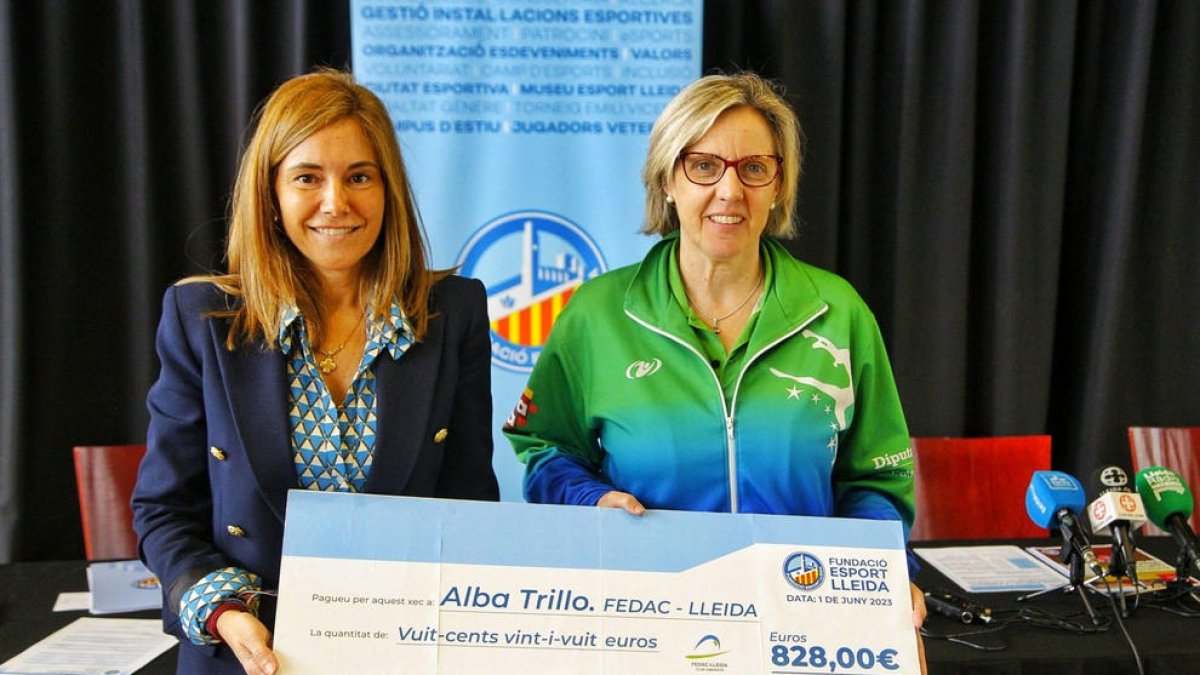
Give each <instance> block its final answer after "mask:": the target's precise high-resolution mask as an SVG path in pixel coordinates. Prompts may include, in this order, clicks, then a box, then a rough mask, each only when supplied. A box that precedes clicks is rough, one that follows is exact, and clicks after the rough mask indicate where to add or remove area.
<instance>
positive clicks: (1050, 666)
mask: <svg viewBox="0 0 1200 675" xmlns="http://www.w3.org/2000/svg"><path fill="white" fill-rule="evenodd" d="M972 543H975V544H1016V545H1021V546H1024V545H1034V544H1042V545H1044V544H1047V543H1048V542H1047V541H1046V540H1022V541H1015V540H1006V541H986V542H922V543H921V544H919V545H920V546H951V545H969V544H972ZM1139 545H1141V546H1142V547H1143V548H1145V549H1146V550H1149V551H1150V552H1152V553H1154V554H1156V555H1158V556H1159V557H1161V558H1163V559H1164V560H1170V559H1171V557H1170V556H1171V555H1172V552H1173V551H1174V544H1173V543H1172V542H1171V540H1170V539H1169V538H1147V539H1143V540H1139ZM86 568H87V563H85V562H84V561H82V560H78V561H62V562H37V563H16V564H12V565H0V663H2V662H4V661H6V660H8V659H10V658H12V657H13V656H15V655H16V654H18V653H20V652H21V651H22V650H24V649H25V648H27V647H29V646H30V645H32V644H33V643H35V642H37V641H38V640H40V639H42V638H43V637H46V636H47V635H49V634H50V633H53V632H54V631H56V630H58V629H59V628H62V627H63V626H65V625H67V624H68V623H70V622H72V621H74V620H75V619H77V618H79V617H80V616H85V615H86V612H53V611H51V610H52V608H53V606H54V601H55V598H56V597H57V596H58V593H59V592H62V591H83V590H87V577H86V572H85V570H86ZM917 583H918V584H919V585H921V586H922V587H923V588H932V587H936V586H941V587H943V588H946V589H949V590H953V591H955V592H959V591H960V589H957V588H955V587H954V585H953V584H951V583H950V582H949V581H948V580H947V579H946V578H945V577H944V576H942V575H941V574H940V573H938V572H937V571H936V570H934V569H933V568H932V567H931V566H929V565H926V566H925V567H924V569H923V570H922V571H921V573H920V574H919V575H918V577H917ZM961 595H964V596H966V597H969V598H971V599H973V600H975V601H977V602H980V603H981V604H984V605H986V606H988V607H991V608H992V609H993V610H1003V609H1012V608H1018V607H1021V606H1023V604H1029V603H1023V604H1022V603H1018V602H1017V601H1016V598H1017V596H1018V594H1016V593H999V594H997V593H989V594H978V595H973V596H972V595H969V594H966V593H961ZM1033 604H1035V605H1036V606H1038V607H1042V608H1045V609H1048V610H1051V611H1054V612H1057V613H1063V614H1067V613H1071V612H1076V611H1079V609H1080V607H1081V605H1080V603H1079V599H1078V598H1077V597H1076V596H1074V595H1065V596H1050V597H1045V598H1043V599H1040V600H1037V601H1035V602H1034V603H1033ZM1106 604H1107V603H1106V602H1105V601H1104V600H1103V598H1100V597H1099V596H1093V606H1095V607H1097V608H1098V609H1099V608H1101V607H1102V606H1106ZM1106 611H1107V610H1106ZM113 616H122V617H136V618H157V612H136V613H131V614H120V615H113ZM1126 626H1127V627H1128V629H1129V633H1130V635H1131V637H1132V638H1133V640H1134V642H1135V644H1137V646H1138V649H1139V651H1140V652H1141V654H1142V661H1143V664H1144V665H1145V669H1146V673H1147V675H1197V674H1200V619H1188V618H1182V617H1177V616H1174V615H1171V614H1167V613H1165V612H1161V611H1156V610H1150V609H1148V608H1146V607H1140V608H1138V609H1137V610H1136V611H1135V612H1134V615H1133V616H1132V617H1130V618H1128V619H1126ZM926 628H927V629H928V630H930V631H932V632H934V633H938V634H945V633H948V632H954V631H961V630H963V629H964V626H963V624H961V623H956V622H954V621H952V620H951V619H948V618H946V617H944V616H941V615H939V614H931V615H930V617H929V619H928V621H927V622H926ZM978 639H982V638H978ZM988 640H989V641H1003V642H1004V643H1007V645H1008V648H1007V649H1004V650H1002V651H994V652H981V651H976V650H974V649H971V648H969V647H966V646H963V645H959V644H954V643H951V642H947V641H945V640H931V639H927V640H926V643H925V648H926V660H927V661H928V663H929V673H930V675H951V674H959V673H968V674H972V675H974V674H979V675H1041V674H1042V673H1045V674H1046V675H1118V674H1119V675H1126V674H1128V673H1136V672H1137V671H1136V668H1135V665H1134V661H1133V657H1132V656H1131V653H1130V651H1129V647H1128V645H1127V644H1126V642H1125V640H1124V638H1123V637H1122V635H1121V632H1120V630H1119V629H1118V628H1116V627H1113V628H1112V629H1110V630H1109V631H1108V632H1105V633H1099V634H1092V635H1071V634H1068V633H1064V632H1059V631H1051V630H1046V629H1038V628H1033V627H1029V626H1010V627H1009V628H1007V629H1005V630H1004V631H1003V632H1000V633H998V634H997V635H995V636H991V637H989V638H988ZM177 651H178V648H172V649H171V650H169V651H168V652H166V653H165V654H163V655H162V656H160V657H158V658H157V659H156V660H154V661H153V662H152V663H150V665H148V666H147V667H146V668H144V669H142V670H140V671H138V672H139V673H145V674H147V675H170V674H171V673H174V672H175V659H176V653H177ZM728 675H741V674H735V673H730V674H728Z"/></svg>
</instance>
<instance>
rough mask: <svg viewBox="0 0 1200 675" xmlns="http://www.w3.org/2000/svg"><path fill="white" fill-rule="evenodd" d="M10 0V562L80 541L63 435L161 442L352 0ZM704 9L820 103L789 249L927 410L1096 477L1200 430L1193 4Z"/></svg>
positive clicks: (2, 221)
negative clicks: (180, 378)
mask: <svg viewBox="0 0 1200 675" xmlns="http://www.w3.org/2000/svg"><path fill="white" fill-rule="evenodd" d="M2 1H3V4H2V7H3V10H2V11H0V561H3V560H6V559H15V560H29V559H52V558H77V557H80V556H81V555H82V537H81V534H80V529H79V524H78V523H79V516H78V505H77V503H76V499H75V488H74V473H73V467H72V462H71V447H72V446H74V445H77V444H103V443H126V442H142V441H143V440H144V437H145V426H146V418H147V414H146V410H145V405H144V397H145V393H146V390H147V388H148V387H149V385H150V383H151V382H152V381H153V378H154V377H155V374H156V369H157V363H156V360H155V357H154V353H153V334H154V327H155V323H156V321H157V316H158V311H159V310H158V302H159V298H160V297H161V293H162V291H163V289H164V288H165V287H166V286H167V285H168V284H169V283H171V281H172V280H174V279H177V278H179V277H181V276H183V275H186V274H189V273H193V272H197V271H201V270H206V269H211V268H213V267H217V266H219V265H220V264H221V245H222V240H223V236H224V216H225V212H226V205H227V199H228V195H229V187H230V184H231V181H232V177H233V172H234V168H235V165H236V161H237V152H238V148H239V145H240V142H241V139H242V136H243V132H244V127H245V124H246V122H247V120H248V118H249V115H250V113H251V111H252V109H253V107H254V105H255V104H256V103H257V102H258V101H259V100H261V99H262V98H263V97H264V96H265V95H266V94H267V93H268V92H269V91H270V90H271V89H272V88H273V87H274V86H275V85H277V84H278V83H279V82H280V81H282V80H283V79H285V78H287V77H289V76H291V75H293V74H296V73H300V72H303V71H306V70H308V69H309V68H311V67H312V66H314V65H317V64H324V65H334V66H347V65H348V64H349V62H350V45H349V24H350V16H349V7H348V5H349V3H348V1H340V0H339V1H334V2H315V1H300V0H278V1H276V2H251V1H248V0H247V1H234V0H228V1H224V2H188V1H183V0H173V1H172V0H140V1H138V0H114V1H113V2H88V1H86V0H79V1H78V2H66V1H57V2H56V1H42V2H34V3H31V2H23V1H21V0H2ZM704 21H705V44H704V66H705V69H706V70H711V69H715V68H720V69H725V70H728V69H734V68H749V69H754V70H757V71H759V72H761V73H763V74H766V75H768V76H771V77H774V78H776V79H778V80H779V81H780V82H782V83H783V84H784V85H785V86H786V88H787V90H788V92H789V98H790V99H791V101H792V102H793V104H794V105H795V106H796V109H797V111H798V112H799V113H800V117H801V120H802V122H803V123H804V126H805V130H806V135H807V144H806V150H807V156H806V163H805V175H804V176H803V178H802V182H801V189H800V195H801V202H802V203H801V208H800V214H801V218H802V219H803V222H802V227H801V235H800V237H799V238H798V239H797V240H795V241H794V242H792V243H791V244H790V245H791V247H792V249H793V250H794V251H795V252H796V253H797V254H798V255H799V256H801V257H802V258H805V259H807V260H809V261H811V262H813V263H815V264H818V265H821V266H823V267H826V268H830V269H833V270H836V271H838V272H839V273H841V274H843V275H844V276H846V277H848V278H849V279H850V280H851V281H852V282H853V283H854V284H855V285H856V286H857V287H858V289H859V290H860V292H861V293H862V294H863V296H864V297H865V298H866V299H867V301H868V302H869V303H870V305H871V306H872V307H873V308H874V310H875V312H876V314H877V316H878V318H879V321H880V324H881V326H882V328H883V332H884V336H885V338H886V340H887V343H888V346H889V349H890V353H891V357H892V361H893V366H894V368H895V371H896V377H897V380H898V382H899V385H900V389H901V395H902V397H903V400H904V404H905V409H906V412H907V415H908V418H909V424H910V427H911V431H912V433H913V434H914V435H921V436H933V435H1000V434H1034V433H1050V434H1052V435H1053V436H1054V464H1055V467H1056V468H1060V469H1063V470H1065V471H1069V472H1072V473H1074V474H1075V475H1077V476H1081V477H1084V478H1085V480H1086V474H1088V473H1090V472H1091V470H1092V469H1093V468H1094V467H1096V466H1099V465H1101V464H1107V463H1114V462H1115V463H1122V464H1128V457H1129V453H1128V445H1127V441H1126V436H1125V428H1126V427H1127V426H1129V425H1135V424H1137V425H1141V424H1154V425H1184V424H1200V397H1198V396H1197V382H1198V381H1200V358H1198V356H1200V262H1198V260H1200V226H1198V225H1200V224H1198V223H1197V215H1196V214H1197V213H1198V212H1200V159H1198V158H1200V3H1196V2H1193V1H1192V0H1177V1H1175V2H1152V1H1144V2H1101V1H1096V2H1071V1H1063V0H1057V1H1053V0H1052V1H1042V0H1029V1H1027V2H1018V1H1011V2H1010V1H996V0H978V1H974V0H946V1H943V2H919V1H908V2H904V1H899V0H882V1H880V2H843V1H842V0H826V1H817V0H811V1H805V0H776V1H773V2H771V1H765V0H763V1H758V2H750V1H745V0H708V2H707V4H706V7H705V12H704ZM551 187H552V186H551ZM630 236H631V237H633V236H637V235H635V234H634V233H633V228H631V232H630ZM498 451H501V452H503V451H505V449H504V448H498ZM1195 487H1196V488H1197V489H1200V486H1195ZM944 489H969V488H968V486H945V488H944Z"/></svg>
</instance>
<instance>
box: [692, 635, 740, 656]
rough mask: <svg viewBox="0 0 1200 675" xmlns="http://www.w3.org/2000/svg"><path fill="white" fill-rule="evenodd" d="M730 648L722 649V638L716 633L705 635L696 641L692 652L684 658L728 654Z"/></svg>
mask: <svg viewBox="0 0 1200 675" xmlns="http://www.w3.org/2000/svg"><path fill="white" fill-rule="evenodd" d="M728 653H729V650H728V649H725V650H722V649H721V638H719V637H717V636H716V635H711V634H710V635H705V636H704V637H702V638H700V639H699V640H697V641H696V646H695V647H692V653H691V654H688V655H687V656H685V657H684V658H687V659H693V660H695V659H711V658H714V657H717V656H721V655H722V654H728Z"/></svg>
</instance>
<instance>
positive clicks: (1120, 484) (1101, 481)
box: [1088, 465, 1146, 580]
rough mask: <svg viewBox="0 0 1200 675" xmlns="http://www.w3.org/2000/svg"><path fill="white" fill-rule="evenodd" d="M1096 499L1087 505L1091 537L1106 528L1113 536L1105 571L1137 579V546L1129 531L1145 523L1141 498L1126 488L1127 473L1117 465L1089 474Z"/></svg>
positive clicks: (1127, 481)
mask: <svg viewBox="0 0 1200 675" xmlns="http://www.w3.org/2000/svg"><path fill="white" fill-rule="evenodd" d="M1092 485H1093V486H1094V487H1095V489H1096V495H1097V496H1096V499H1095V501H1093V502H1092V503H1091V505H1090V506H1088V518H1089V519H1090V520H1091V522H1092V534H1100V533H1101V532H1104V530H1105V529H1106V528H1107V529H1108V530H1109V532H1110V533H1111V534H1112V540H1113V545H1112V558H1111V560H1110V561H1109V563H1108V572H1109V574H1112V575H1113V576H1116V577H1122V576H1127V577H1129V578H1131V579H1135V580H1136V578H1137V545H1136V544H1135V543H1134V540H1133V533H1132V532H1131V530H1132V529H1133V528H1136V527H1137V526H1138V525H1140V524H1142V523H1144V522H1146V509H1145V506H1143V504H1142V498H1141V496H1140V495H1138V494H1137V493H1136V492H1134V491H1133V489H1132V488H1131V487H1130V485H1129V474H1127V473H1125V470H1124V469H1122V468H1121V467H1119V466H1111V465H1110V466H1103V467H1100V468H1099V469H1097V470H1096V471H1095V472H1094V473H1092Z"/></svg>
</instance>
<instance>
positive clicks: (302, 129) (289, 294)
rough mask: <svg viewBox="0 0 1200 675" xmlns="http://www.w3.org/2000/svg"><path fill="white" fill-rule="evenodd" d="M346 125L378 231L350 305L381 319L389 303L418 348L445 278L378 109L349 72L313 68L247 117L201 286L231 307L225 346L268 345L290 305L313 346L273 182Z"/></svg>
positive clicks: (304, 271) (309, 296) (300, 262)
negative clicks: (372, 161)
mask: <svg viewBox="0 0 1200 675" xmlns="http://www.w3.org/2000/svg"><path fill="white" fill-rule="evenodd" d="M346 119H352V120H354V121H355V122H357V123H358V125H359V126H360V127H361V128H362V130H363V133H365V134H366V136H367V138H368V139H369V140H370V143H371V146H372V148H373V149H374V151H375V156H376V159H377V160H378V162H379V167H380V171H381V173H382V175H383V180H384V214H383V227H382V231H381V233H380V235H379V239H378V240H377V241H376V242H375V246H374V247H373V248H372V249H371V251H370V252H369V253H368V254H367V257H366V258H365V259H364V260H363V265H364V269H363V275H362V279H361V282H360V283H361V286H360V288H359V298H360V301H362V302H364V304H370V305H371V306H372V307H373V308H374V312H375V314H376V315H377V316H384V315H385V314H386V313H387V311H388V308H389V307H390V305H391V302H392V299H393V298H396V299H397V300H398V301H399V303H400V305H401V308H402V309H403V310H404V313H405V315H406V316H407V317H408V320H409V321H410V323H411V324H412V327H413V330H414V332H415V333H416V337H417V339H418V340H419V339H420V338H421V337H422V336H423V335H424V334H425V330H426V328H427V326H428V322H429V307H428V305H429V291H430V288H431V287H432V285H433V282H434V281H436V279H437V278H440V277H441V276H445V274H447V273H446V272H432V271H430V270H429V267H428V262H427V259H426V245H425V241H424V232H423V231H422V229H421V223H420V217H419V215H418V212H417V208H416V204H415V203H414V202H413V199H412V189H411V187H410V185H409V181H408V174H407V171H406V170H405V168H404V161H403V158H402V157H401V155H400V147H399V145H398V143H397V142H396V135H395V132H394V130H393V127H392V122H391V119H390V118H389V116H388V112H387V108H386V107H385V106H384V104H383V103H382V102H381V101H380V100H379V98H378V97H376V96H375V95H374V94H373V93H371V91H370V90H368V89H367V88H366V87H363V86H362V85H360V84H358V83H356V82H355V81H354V77H353V76H352V75H350V74H349V73H345V72H342V71H339V70H334V69H330V68H321V69H317V70H315V71H313V72H311V73H308V74H305V75H299V76H297V77H294V78H292V79H290V80H288V81H286V82H284V83H283V84H282V85H280V86H279V87H278V88H277V89H276V90H275V91H274V92H273V93H272V94H271V95H270V96H269V97H268V98H267V99H266V101H264V102H263V104H262V105H261V106H260V107H259V108H258V110H257V111H256V112H255V116H254V120H253V121H252V124H253V128H254V133H253V135H252V136H251V137H250V140H249V142H248V143H247V144H246V148H245V150H244V152H243V154H242V159H241V164H240V165H239V167H238V172H237V178H236V180H235V182H234V187H233V199H232V202H231V204H230V217H229V236H228V241H227V243H226V259H227V262H228V265H229V269H228V272H227V273H226V274H224V275H210V276H204V277H191V278H189V279H185V280H184V281H185V282H195V281H210V282H213V283H215V284H217V285H218V286H219V287H220V288H221V289H222V290H223V291H225V292H226V293H229V294H231V295H233V296H236V297H239V298H240V299H241V304H240V306H238V307H234V308H231V309H230V310H229V311H228V312H225V313H221V315H225V316H228V317H230V318H232V319H233V325H232V327H231V329H230V332H229V335H228V337H227V338H226V346H227V347H228V348H229V349H233V348H234V347H235V346H236V345H237V344H238V343H249V342H252V341H254V340H255V339H262V340H263V342H265V343H266V344H267V345H269V346H270V345H273V343H274V337H275V331H276V330H277V328H278V321H279V318H280V313H281V310H282V309H283V308H284V307H285V306H287V305H288V304H291V303H295V304H296V305H298V306H299V308H300V311H301V312H303V313H304V316H305V320H306V322H308V329H309V333H310V335H309V339H310V341H312V342H313V344H316V343H318V342H319V341H320V335H321V329H322V324H323V321H322V319H323V317H322V316H321V307H320V305H319V303H318V302H317V295H316V279H315V277H314V276H313V273H312V271H311V270H310V269H309V266H308V262H307V260H306V259H305V258H304V256H303V255H302V254H301V253H300V251H299V250H298V249H297V248H296V247H295V245H293V244H292V242H291V241H290V240H289V239H288V237H287V235H286V234H285V232H284V229H283V226H282V224H281V223H280V222H279V207H278V201H277V197H276V195H275V175H276V172H277V171H278V168H279V165H280V163H281V162H282V161H283V160H284V158H285V157H286V156H287V155H288V153H289V152H291V151H292V149H293V148H295V147H296V146H298V145H300V143H302V142H304V140H305V139H307V138H308V137H309V136H311V135H313V134H314V133H316V132H317V131H319V130H321V129H324V128H325V127H327V126H329V125H330V124H333V123H335V122H340V121H342V120H346Z"/></svg>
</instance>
